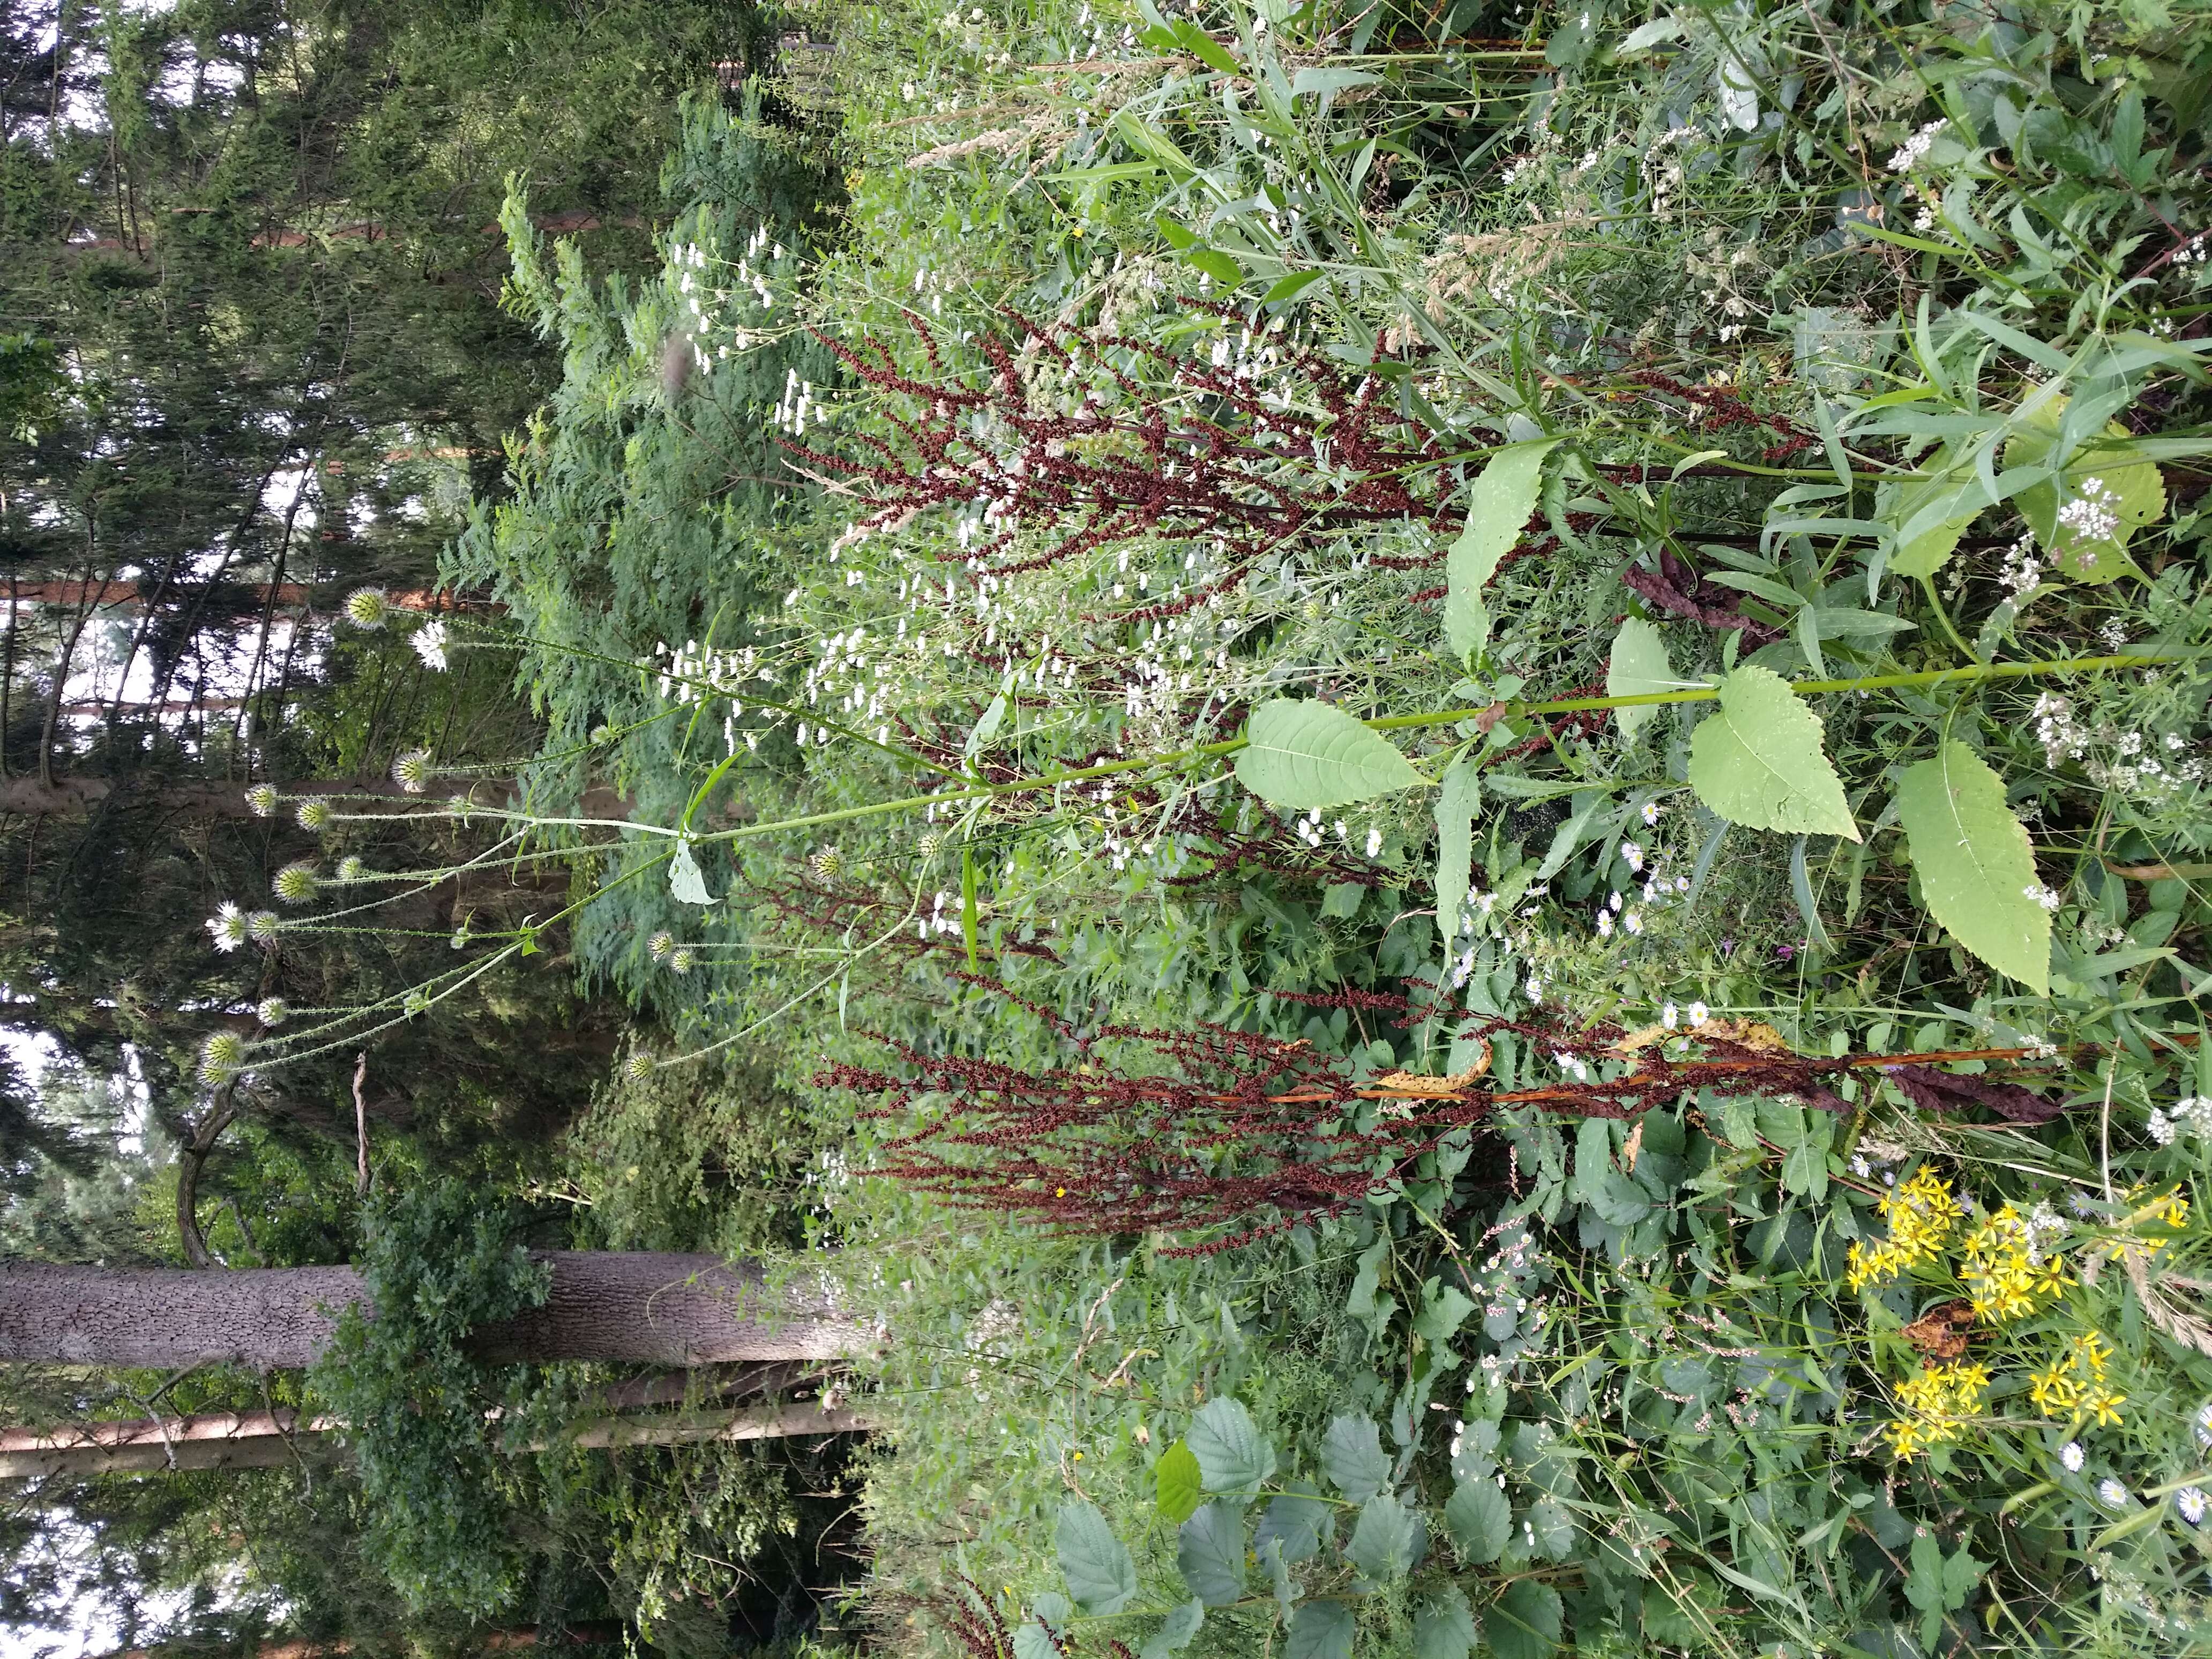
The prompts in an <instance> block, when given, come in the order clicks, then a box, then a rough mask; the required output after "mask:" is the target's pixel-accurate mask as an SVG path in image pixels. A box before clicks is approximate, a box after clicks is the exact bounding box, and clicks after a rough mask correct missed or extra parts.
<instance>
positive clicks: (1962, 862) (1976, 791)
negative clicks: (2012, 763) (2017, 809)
mask: <svg viewBox="0 0 2212 1659" xmlns="http://www.w3.org/2000/svg"><path fill="white" fill-rule="evenodd" d="M1897 817H1898V821H1899V823H1901V824H1903V825H1904V827H1905V841H1906V842H1907V843H1908V844H1909V845H1910V847H1911V849H1912V866H1913V868H1914V869H1915V870H1916V871H1917V872H1918V873H1919V876H1920V896H1921V898H1922V900H1923V902H1925V903H1926V904H1927V906H1928V910H1929V915H1933V916H1934V917H1935V918H1936V921H1939V922H1941V923H1942V925H1943V926H1944V927H1946V928H1948V930H1949V932H1950V934H1951V937H1952V938H1954V939H1957V940H1958V941H1959V943H1960V945H1962V946H1964V947H1965V948H1966V950H1967V951H1971V952H1972V953H1973V954H1974V955H1975V956H1976V957H1979V958H1980V959H1981V960H1982V961H1984V962H1985V963H1988V964H1989V965H1990V967H1992V968H1994V969H1996V970H1997V971H1998V972H1999V973H2002V974H2008V975H2011V976H2012V977H2013V978H2015V979H2016V980H2018V981H2020V982H2021V984H2022V985H2025V986H2027V987H2028V988H2029V989H2030V990H2032V991H2035V992H2037V993H2039V994H2047V993H2048V992H2049V991H2050V988H2051V913H2050V912H2049V911H2048V910H2046V909H2045V908H2043V906H2042V905H2041V904H2040V903H2039V902H2037V900H2036V896H2035V895H2036V893H2037V891H2039V884H2038V883H2037V881H2036V877H2035V853H2034V849H2033V848H2032V847H2031V846H2030V845H2029V843H2028V838H2027V829H2026V828H2024V827H2023V826H2022V825H2021V821H2020V820H2019V818H2017V817H2015V816H2014V815H2013V811H2012V809H2011V807H2009V806H2008V805H2006V804H2005V787H2004V780H2003V779H2002V778H2001V777H1999V776H1998V775H1996V773H1995V772H1994V771H1992V770H1991V769H1990V765H1989V763H1988V762H1986V761H1984V759H1982V757H1980V756H1978V755H1977V754H1976V753H1974V751H1973V750H1971V749H1969V748H1967V747H1966V744H1961V743H1946V744H1944V745H1943V746H1942V748H1941V749H1940V750H1937V751H1936V754H1935V755H1934V756H1933V757H1930V758H1929V759H1927V760H1924V761H1920V762H1918V763H1916V764H1914V765H1912V766H1910V767H1907V768H1906V769H1905V775H1904V776H1903V777H1901V778H1899V780H1898V782H1897Z"/></svg>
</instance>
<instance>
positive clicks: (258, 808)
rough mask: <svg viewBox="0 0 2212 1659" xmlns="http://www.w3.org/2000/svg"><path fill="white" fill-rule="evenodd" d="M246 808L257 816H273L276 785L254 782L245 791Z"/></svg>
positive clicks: (274, 812)
mask: <svg viewBox="0 0 2212 1659" xmlns="http://www.w3.org/2000/svg"><path fill="white" fill-rule="evenodd" d="M246 811H249V812H251V813H252V814H253V816H254V817H257V818H273V817H276V785H275V784H273V783H257V784H255V785H254V786H253V787H252V788H251V789H249V790H247V791H246Z"/></svg>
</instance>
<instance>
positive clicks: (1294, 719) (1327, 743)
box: [1237, 697, 1428, 809]
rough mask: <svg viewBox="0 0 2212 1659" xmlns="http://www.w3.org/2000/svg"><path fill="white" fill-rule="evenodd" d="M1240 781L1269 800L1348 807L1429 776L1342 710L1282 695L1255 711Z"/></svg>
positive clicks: (1297, 805) (1296, 805) (1289, 804)
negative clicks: (1416, 768) (1423, 774)
mask: <svg viewBox="0 0 2212 1659" xmlns="http://www.w3.org/2000/svg"><path fill="white" fill-rule="evenodd" d="M1237 781H1238V782H1239V783H1241V784H1243V786H1244V787H1246V788H1247V789H1249V790H1250V791H1251V792H1252V793H1254V794H1255V795H1257V796H1258V797H1259V798H1260V799H1261V800H1263V801H1266V802H1267V805H1270V806H1284V807H1291V808H1296V809H1304V808H1310V807H1316V806H1347V805H1352V803H1353V802H1355V801H1363V800H1372V799H1375V797H1376V796H1377V795H1387V794H1389V793H1391V791H1393V790H1395V789H1412V788H1414V787H1419V786H1421V785H1424V784H1426V783H1427V782H1428V780H1427V779H1426V778H1425V777H1423V776H1422V775H1420V774H1419V772H1417V771H1415V770H1414V769H1413V764H1412V763H1411V762H1409V761H1407V758H1406V757H1404V756H1403V755H1401V754H1400V753H1399V752H1398V751H1397V750H1396V749H1395V748H1394V747H1393V746H1392V745H1391V744H1390V743H1389V740H1388V739H1386V738H1383V737H1382V736H1381V735H1380V734H1378V733H1376V732H1371V731H1370V730H1369V729H1368V728H1367V727H1366V726H1364V724H1362V723H1361V722H1360V721H1358V720H1355V719H1353V718H1352V716H1351V715H1349V714H1346V713H1345V712H1344V710H1342V709H1341V708H1332V707H1330V706H1329V705H1328V703H1325V702H1313V701H1311V700H1310V699H1301V698H1292V697H1278V698H1276V699H1275V700H1274V701H1273V702H1263V703H1261V705H1260V706H1259V707H1258V708H1255V709H1254V710H1253V711H1252V720H1251V723H1250V724H1249V725H1248V726H1246V727H1245V728H1244V747H1243V748H1242V749H1240V750H1237Z"/></svg>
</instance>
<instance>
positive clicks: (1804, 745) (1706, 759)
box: [1690, 664, 1859, 841]
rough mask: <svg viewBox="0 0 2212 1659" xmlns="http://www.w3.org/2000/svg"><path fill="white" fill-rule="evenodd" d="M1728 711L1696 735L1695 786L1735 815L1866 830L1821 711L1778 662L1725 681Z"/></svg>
mask: <svg viewBox="0 0 2212 1659" xmlns="http://www.w3.org/2000/svg"><path fill="white" fill-rule="evenodd" d="M1720 702H1721V712H1720V713H1719V714H1716V715H1713V716H1711V717H1710V718H1708V719H1706V720H1703V721H1700V722H1699V726H1698V729H1697V731H1696V732H1695V733H1694V734H1693V735H1692V738H1691V739H1690V787H1691V788H1692V789H1693V790H1695V791H1696V792H1697V796H1698V799H1699V800H1701V801H1703V802H1705V805H1707V806H1709V807H1711V809H1712V810H1713V811H1714V812H1716V813H1717V814H1718V815H1719V816H1720V817H1724V818H1726V819H1727V820H1728V821H1729V823H1741V824H1743V825H1746V826H1747V827H1748V828H1750V829H1779V830H1782V831H1783V832H1784V833H1785V834H1789V835H1816V836H1843V837H1844V838H1845V839H1846V840H1849V841H1857V839H1858V838H1859V830H1858V825H1857V824H1856V823H1853V822H1852V821H1851V809H1850V805H1848V804H1847V803H1846V802H1845V801H1844V784H1843V780H1842V779H1840V778H1838V776H1837V775H1836V769H1835V768H1834V767H1833V766H1832V765H1830V764H1829V763H1828V757H1827V755H1826V752H1825V751H1824V750H1822V748H1821V746H1820V739H1821V735H1822V733H1821V726H1820V716H1819V715H1818V714H1814V712H1813V711H1812V710H1811V709H1810V708H1807V707H1806V706H1805V704H1804V702H1803V701H1802V699H1800V698H1799V697H1798V696H1797V694H1796V692H1794V691H1792V690H1790V686H1789V683H1788V682H1787V681H1785V680H1784V678H1782V677H1781V676H1780V675H1779V674H1777V673H1775V672H1774V671H1772V670H1771V669H1767V668H1759V667H1755V666H1753V665H1748V664H1747V665H1744V666H1743V667H1741V668H1739V669H1737V670H1736V671H1735V672H1734V673H1733V674H1730V675H1729V677H1728V678H1726V679H1725V680H1723V681H1722V682H1721V697H1720Z"/></svg>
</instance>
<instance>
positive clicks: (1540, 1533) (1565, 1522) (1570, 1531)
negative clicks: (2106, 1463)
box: [1528, 1498, 1575, 1561]
mask: <svg viewBox="0 0 2212 1659" xmlns="http://www.w3.org/2000/svg"><path fill="white" fill-rule="evenodd" d="M1528 1533H1529V1536H1530V1537H1532V1538H1533V1539H1534V1540H1535V1543H1536V1553H1538V1554H1539V1555H1545V1556H1549V1557H1550V1558H1551V1559H1553V1560H1554V1561H1564V1560H1565V1559H1567V1558H1568V1557H1569V1556H1571V1555H1572V1554H1573V1553H1575V1521H1574V1517H1573V1516H1571V1515H1569V1514H1568V1513H1567V1506H1566V1505H1565V1504H1562V1503H1560V1502H1559V1499H1558V1498H1538V1499H1537V1500H1536V1501H1535V1502H1534V1503H1533V1504H1530V1505H1529V1506H1528Z"/></svg>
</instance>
